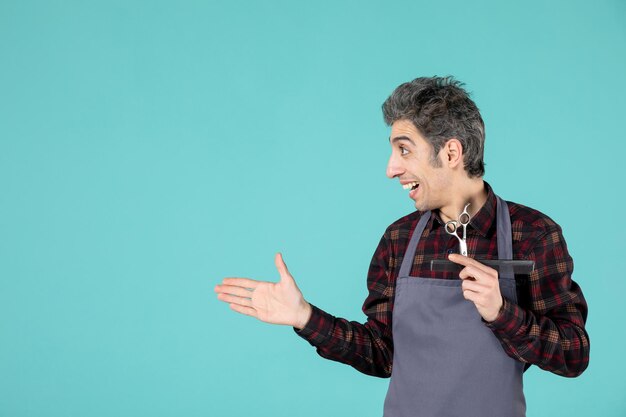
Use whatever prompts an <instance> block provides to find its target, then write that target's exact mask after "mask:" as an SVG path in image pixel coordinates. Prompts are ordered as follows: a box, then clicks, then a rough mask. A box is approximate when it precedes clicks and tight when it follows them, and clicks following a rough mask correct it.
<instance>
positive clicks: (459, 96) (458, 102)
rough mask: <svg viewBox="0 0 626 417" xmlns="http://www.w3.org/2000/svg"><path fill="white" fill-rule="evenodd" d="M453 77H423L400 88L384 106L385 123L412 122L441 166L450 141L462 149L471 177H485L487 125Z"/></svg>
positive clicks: (436, 165)
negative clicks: (442, 150)
mask: <svg viewBox="0 0 626 417" xmlns="http://www.w3.org/2000/svg"><path fill="white" fill-rule="evenodd" d="M462 86H463V84H462V83H461V82H459V81H456V80H454V79H453V78H452V77H445V78H442V77H421V78H416V79H414V80H413V81H410V82H408V83H404V84H402V85H400V86H399V87H398V88H396V89H395V91H394V92H393V93H392V94H391V96H389V98H388V99H387V100H385V102H384V103H383V116H384V118H385V123H386V124H387V125H389V126H392V125H393V124H394V123H395V122H397V121H400V120H406V121H410V122H411V123H412V124H413V126H414V127H415V128H416V129H417V131H418V132H419V133H420V134H421V136H422V137H423V138H424V139H426V141H427V142H428V143H429V144H430V145H431V146H432V150H433V154H432V158H431V161H432V163H433V166H435V167H439V166H440V164H441V161H440V160H439V158H437V155H438V154H439V151H440V150H441V149H442V147H443V146H444V145H445V143H446V142H447V141H448V140H450V139H453V138H454V139H457V140H458V141H459V142H460V144H461V147H462V151H463V162H464V167H465V171H466V172H467V175H468V176H469V177H470V178H471V177H482V176H483V175H484V174H485V166H484V162H483V149H484V143H485V125H484V123H483V119H482V118H481V117H480V112H479V111H478V107H476V104H474V102H473V101H472V100H471V99H470V97H469V94H468V93H467V92H466V91H465V90H464V89H463V88H462Z"/></svg>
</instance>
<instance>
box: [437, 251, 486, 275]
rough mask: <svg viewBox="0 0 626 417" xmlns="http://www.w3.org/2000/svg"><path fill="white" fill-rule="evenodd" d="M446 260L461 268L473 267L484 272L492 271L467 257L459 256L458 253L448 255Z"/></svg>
mask: <svg viewBox="0 0 626 417" xmlns="http://www.w3.org/2000/svg"><path fill="white" fill-rule="evenodd" d="M448 259H449V260H450V261H452V262H454V263H456V264H459V265H463V266H473V267H475V268H478V269H480V270H482V271H484V272H489V271H490V270H492V269H493V268H490V267H488V266H487V265H483V264H481V263H480V262H478V261H477V260H476V259H474V258H470V257H469V256H463V255H459V254H458V253H451V254H450V255H448Z"/></svg>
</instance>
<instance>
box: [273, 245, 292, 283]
mask: <svg viewBox="0 0 626 417" xmlns="http://www.w3.org/2000/svg"><path fill="white" fill-rule="evenodd" d="M274 263H275V264H276V269H278V273H279V274H280V279H281V281H282V280H283V279H284V278H286V277H288V278H291V274H290V273H289V270H288V269H287V265H285V261H283V255H282V254H281V253H280V252H278V253H277V254H276V257H275V258H274Z"/></svg>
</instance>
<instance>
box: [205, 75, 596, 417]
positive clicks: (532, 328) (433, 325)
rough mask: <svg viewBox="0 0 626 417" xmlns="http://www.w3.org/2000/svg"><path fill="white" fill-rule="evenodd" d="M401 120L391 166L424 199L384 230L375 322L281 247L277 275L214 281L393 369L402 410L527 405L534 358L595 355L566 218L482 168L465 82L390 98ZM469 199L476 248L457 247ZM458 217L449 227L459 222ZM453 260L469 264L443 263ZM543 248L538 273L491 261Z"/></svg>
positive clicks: (248, 306) (416, 86) (415, 85)
mask: <svg viewBox="0 0 626 417" xmlns="http://www.w3.org/2000/svg"><path fill="white" fill-rule="evenodd" d="M383 114H384V118H385V122H386V123H387V124H388V125H390V126H391V136H390V138H389V142H390V145H391V157H390V159H389V163H388V166H387V176H388V177H389V178H398V179H399V181H400V184H401V185H402V186H403V187H404V188H405V189H407V190H408V191H409V197H410V198H411V199H413V200H414V201H415V207H416V209H417V211H415V212H413V213H411V214H409V215H407V216H405V217H403V218H401V219H399V220H397V221H396V222H394V223H393V224H391V225H390V226H389V227H388V228H387V230H386V231H385V233H384V235H383V237H382V239H381V240H380V243H379V245H378V248H377V249H376V252H375V254H374V257H373V259H372V262H371V265H370V269H369V273H368V279H367V284H368V288H369V295H368V297H367V298H366V300H365V302H364V304H363V312H364V313H365V314H366V315H367V322H366V323H365V324H359V323H356V322H349V321H347V320H345V319H342V318H336V317H333V316H332V315H330V314H328V313H326V312H324V311H323V310H321V309H319V308H317V307H315V306H313V305H311V304H310V303H308V302H307V301H306V300H305V299H304V297H303V296H302V293H301V292H300V290H299V289H298V287H297V285H296V283H295V281H294V279H293V277H292V275H291V274H290V273H289V271H288V270H287V266H286V265H285V263H284V261H283V259H282V257H281V255H280V254H277V255H276V259H275V262H276V267H277V268H278V271H279V273H280V281H279V282H278V283H269V282H260V281H255V280H250V279H245V278H226V279H224V280H223V283H222V285H218V286H217V287H216V288H215V290H216V292H217V293H218V298H219V299H220V300H222V301H225V302H227V303H229V304H230V306H231V308H232V309H233V310H235V311H237V312H239V313H243V314H247V315H250V316H253V317H257V318H258V319H260V320H262V321H265V322H268V323H276V324H285V325H291V326H293V327H294V330H295V331H296V333H297V334H299V335H300V336H301V337H303V338H305V339H306V340H307V341H309V343H311V344H312V345H313V346H315V347H316V348H317V352H318V353H319V354H320V355H321V356H323V357H325V358H328V359H331V360H335V361H339V362H343V363H346V364H349V365H351V366H353V367H354V368H356V369H357V370H359V371H361V372H363V373H366V374H369V375H375V376H379V377H391V381H390V384H389V391H388V393H387V397H386V399H385V405H384V413H385V416H388V417H396V416H414V415H419V416H440V415H445V416H461V415H462V416H476V417H478V416H480V417H486V416H494V417H503V416H514V417H517V416H524V415H525V410H526V405H525V400H524V394H523V391H522V373H523V371H524V370H525V369H527V368H528V367H529V366H530V365H533V364H534V365H537V366H539V367H540V368H542V369H545V370H547V371H550V372H553V373H555V374H558V375H563V376H568V377H574V376H578V375H580V374H581V373H582V372H583V371H584V370H585V368H586V367H587V365H588V361H589V337H588V335H587V333H586V331H585V328H584V326H585V321H586V317H587V304H586V302H585V299H584V297H583V294H582V292H581V290H580V288H579V286H578V285H577V284H576V283H575V282H574V281H572V279H571V274H572V270H573V262H572V258H571V257H570V256H569V254H568V252H567V246H566V244H565V241H564V239H563V236H562V234H561V228H560V227H559V226H558V225H557V224H556V223H555V222H554V221H553V220H551V219H550V218H549V217H547V216H546V215H544V214H542V213H540V212H538V211H536V210H533V209H531V208H528V207H525V206H522V205H520V204H516V203H512V202H505V201H503V200H501V199H500V198H499V197H498V196H497V195H495V194H494V192H493V190H492V189H491V187H490V186H489V185H488V184H487V183H486V182H484V181H483V179H482V176H483V175H484V164H483V145H484V137H485V135H484V124H483V121H482V118H481V116H480V113H479V111H478V108H477V107H476V105H475V104H474V102H473V101H472V100H471V99H470V98H469V95H468V94H467V93H466V92H465V91H464V90H463V88H462V84H461V83H459V82H458V81H455V80H454V79H452V78H450V77H448V78H438V77H433V78H418V79H415V80H413V81H411V82H408V83H405V84H402V85H400V86H399V87H398V88H397V89H396V90H395V91H394V92H393V93H392V95H391V96H390V97H389V98H388V99H387V100H386V101H385V103H384V104H383ZM464 209H467V211H468V213H469V216H470V222H469V225H468V226H467V236H466V244H467V252H468V256H462V255H460V254H457V253H454V252H457V251H458V248H459V241H460V240H461V237H462V234H463V233H462V232H460V230H462V227H461V225H460V224H459V223H460V222H459V220H460V219H459V214H460V213H462V212H463V210H464ZM449 221H455V222H456V223H455V224H452V225H451V227H452V228H453V226H454V225H456V226H458V227H459V231H457V232H458V233H459V234H457V236H458V237H459V238H457V237H455V236H452V235H450V234H448V233H446V230H445V228H446V222H449ZM432 259H441V260H445V259H449V260H450V261H452V262H454V263H456V264H459V265H461V267H462V269H461V272H460V273H459V272H437V271H432V270H431V268H430V261H431V260H432ZM494 259H517V260H523V259H526V260H532V261H534V263H535V269H534V270H533V271H532V272H530V273H528V274H525V275H519V274H518V275H515V276H514V275H513V274H512V272H511V270H510V269H509V270H507V269H504V268H501V269H500V270H499V271H498V270H496V269H493V268H491V267H488V266H486V265H485V264H484V263H481V262H480V260H494Z"/></svg>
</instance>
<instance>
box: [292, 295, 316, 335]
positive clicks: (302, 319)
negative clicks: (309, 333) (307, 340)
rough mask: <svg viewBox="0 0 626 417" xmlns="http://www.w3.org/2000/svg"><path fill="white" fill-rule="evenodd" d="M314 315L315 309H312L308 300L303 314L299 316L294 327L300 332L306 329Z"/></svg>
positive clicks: (302, 311) (305, 302)
mask: <svg viewBox="0 0 626 417" xmlns="http://www.w3.org/2000/svg"><path fill="white" fill-rule="evenodd" d="M312 313H313V308H312V307H311V304H309V303H308V302H307V301H306V300H304V305H303V308H302V310H301V313H300V314H298V321H297V323H296V324H295V326H293V327H295V328H296V329H298V330H302V329H304V328H305V327H306V325H307V323H308V322H309V320H310V319H311V314H312Z"/></svg>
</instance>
